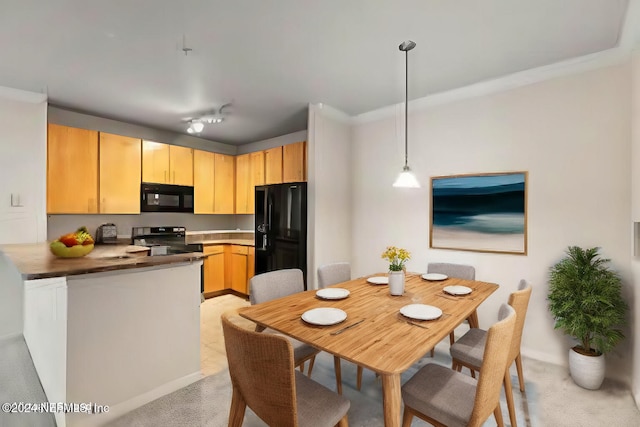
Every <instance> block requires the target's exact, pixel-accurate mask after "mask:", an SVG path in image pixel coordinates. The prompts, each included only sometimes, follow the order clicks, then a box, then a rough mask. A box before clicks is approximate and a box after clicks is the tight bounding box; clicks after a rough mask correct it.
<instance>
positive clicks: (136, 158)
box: [99, 132, 142, 214]
mask: <svg viewBox="0 0 640 427" xmlns="http://www.w3.org/2000/svg"><path fill="white" fill-rule="evenodd" d="M99 141H100V144H99V149H100V162H99V163H100V169H99V170H100V192H99V194H100V203H99V205H100V209H99V210H100V213H109V214H138V213H140V173H141V163H140V161H141V155H142V150H141V147H142V140H141V139H139V138H129V137H126V136H121V135H113V134H110V133H103V132H100V135H99Z"/></svg>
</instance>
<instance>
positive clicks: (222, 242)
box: [198, 239, 256, 246]
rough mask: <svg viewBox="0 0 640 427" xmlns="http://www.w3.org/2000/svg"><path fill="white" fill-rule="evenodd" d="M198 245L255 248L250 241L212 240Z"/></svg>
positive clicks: (253, 243) (203, 241)
mask: <svg viewBox="0 0 640 427" xmlns="http://www.w3.org/2000/svg"><path fill="white" fill-rule="evenodd" d="M198 243H202V244H203V245H240V246H255V243H256V242H255V241H254V240H250V239H212V240H202V241H200V242H198Z"/></svg>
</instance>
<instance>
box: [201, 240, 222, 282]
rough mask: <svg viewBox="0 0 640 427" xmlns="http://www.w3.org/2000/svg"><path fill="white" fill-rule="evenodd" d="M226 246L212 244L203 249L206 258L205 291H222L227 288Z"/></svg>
mask: <svg viewBox="0 0 640 427" xmlns="http://www.w3.org/2000/svg"><path fill="white" fill-rule="evenodd" d="M225 246H229V245H211V246H205V247H204V248H203V249H202V250H203V252H204V254H205V255H209V256H208V257H206V258H205V259H204V292H205V293H209V292H216V291H222V290H224V289H225V288H226V281H225Z"/></svg>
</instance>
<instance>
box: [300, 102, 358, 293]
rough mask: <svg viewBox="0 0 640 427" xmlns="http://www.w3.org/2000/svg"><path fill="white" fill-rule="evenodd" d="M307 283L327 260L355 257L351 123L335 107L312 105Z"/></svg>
mask: <svg viewBox="0 0 640 427" xmlns="http://www.w3.org/2000/svg"><path fill="white" fill-rule="evenodd" d="M308 123H309V130H308V142H307V144H308V146H307V152H308V157H309V158H308V161H307V164H308V179H307V181H308V196H307V198H308V202H307V205H308V230H307V234H308V236H307V238H308V242H309V243H308V245H307V248H308V251H309V252H308V254H307V271H308V273H307V287H308V288H309V289H312V288H315V287H316V285H315V282H316V278H317V269H318V267H319V266H321V265H323V264H327V263H330V262H337V261H347V262H350V261H351V232H350V230H351V209H352V207H351V201H352V192H351V164H352V157H351V125H350V124H349V117H348V116H347V115H346V114H344V113H342V112H340V111H338V110H336V109H334V108H331V107H328V106H326V105H322V104H317V105H310V106H309V122H308Z"/></svg>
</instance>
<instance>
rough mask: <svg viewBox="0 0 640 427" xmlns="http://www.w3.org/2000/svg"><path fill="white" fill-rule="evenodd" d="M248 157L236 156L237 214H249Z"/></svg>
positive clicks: (244, 155)
mask: <svg viewBox="0 0 640 427" xmlns="http://www.w3.org/2000/svg"><path fill="white" fill-rule="evenodd" d="M248 204H249V155H248V154H243V155H240V156H236V209H235V213H237V214H246V213H249V208H248Z"/></svg>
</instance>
